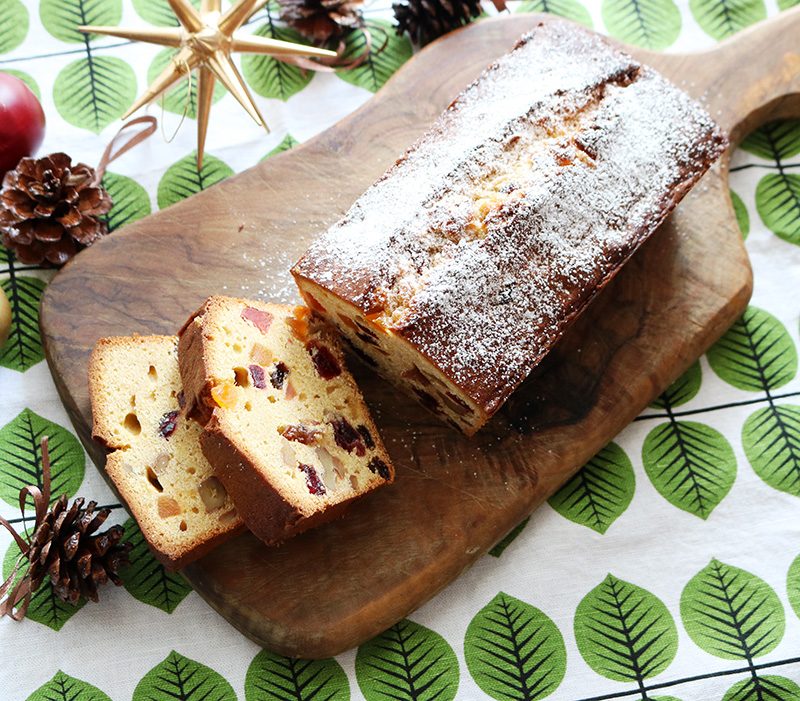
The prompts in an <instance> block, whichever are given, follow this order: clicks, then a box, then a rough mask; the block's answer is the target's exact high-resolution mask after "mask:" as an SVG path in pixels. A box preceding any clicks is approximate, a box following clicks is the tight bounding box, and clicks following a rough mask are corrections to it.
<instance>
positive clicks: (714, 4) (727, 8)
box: [689, 0, 767, 41]
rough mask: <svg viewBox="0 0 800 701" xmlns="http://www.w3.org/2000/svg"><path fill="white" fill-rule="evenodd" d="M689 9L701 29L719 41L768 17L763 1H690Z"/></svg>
mask: <svg viewBox="0 0 800 701" xmlns="http://www.w3.org/2000/svg"><path fill="white" fill-rule="evenodd" d="M689 9H691V11H692V16H693V17H694V18H695V20H696V21H697V24H699V25H700V28H701V29H702V30H703V31H704V32H705V33H706V34H708V35H709V36H711V37H712V38H713V39H716V40H717V41H722V40H723V39H726V38H727V37H729V36H731V35H732V34H735V33H736V32H738V31H740V30H742V29H744V28H745V27H749V26H750V25H751V24H755V23H756V22H760V21H761V20H762V19H764V18H765V17H766V16H767V8H766V7H765V5H764V2H763V0H689Z"/></svg>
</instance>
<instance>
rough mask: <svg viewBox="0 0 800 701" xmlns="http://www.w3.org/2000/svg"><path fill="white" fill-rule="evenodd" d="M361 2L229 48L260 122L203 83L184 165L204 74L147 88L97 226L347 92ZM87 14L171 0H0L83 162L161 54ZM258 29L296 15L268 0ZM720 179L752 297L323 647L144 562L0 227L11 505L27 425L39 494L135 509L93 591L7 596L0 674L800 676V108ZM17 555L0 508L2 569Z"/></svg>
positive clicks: (630, 692) (143, 17)
mask: <svg viewBox="0 0 800 701" xmlns="http://www.w3.org/2000/svg"><path fill="white" fill-rule="evenodd" d="M792 4H794V3H793V2H791V1H790V0H789V1H787V0H778V2H777V3H776V2H775V1H774V0H688V1H686V0H678V2H676V1H675V0H525V1H523V2H515V3H510V5H509V11H511V12H525V11H529V12H530V11H536V12H540V11H547V12H552V13H556V14H559V15H563V16H566V17H568V18H570V19H573V20H575V21H578V22H581V23H583V24H586V25H589V26H592V27H594V28H595V29H596V30H598V31H600V32H603V33H607V34H610V35H612V36H614V37H617V38H619V39H621V40H623V41H625V42H629V43H633V44H638V45H642V46H646V47H648V48H651V49H658V50H665V51H692V50H696V49H699V48H702V47H706V46H710V45H713V44H714V43H715V42H717V41H719V40H721V39H723V38H725V37H728V36H730V35H731V34H733V33H735V32H737V31H739V30H741V29H742V28H744V27H746V26H748V25H751V24H753V23H754V22H757V21H759V20H761V19H763V18H765V17H766V16H768V15H769V16H771V15H774V14H777V13H778V12H780V11H782V10H785V9H787V8H788V7H789V6H790V5H792ZM486 10H487V13H494V12H495V9H494V7H493V6H488V7H487V8H486ZM365 17H366V18H367V20H368V22H369V24H370V27H371V30H372V32H373V34H374V35H375V36H379V37H380V40H379V41H375V42H373V54H372V55H370V56H369V58H368V59H367V60H366V61H365V62H364V63H363V64H361V66H359V68H358V69H356V70H353V71H350V72H345V73H340V74H330V73H328V74H323V73H316V74H312V73H304V72H303V71H301V70H299V69H297V68H296V67H294V66H289V65H286V64H282V63H279V62H276V61H275V60H273V59H271V58H266V57H246V58H241V57H237V59H236V60H237V61H238V62H239V65H240V66H241V69H242V73H243V75H244V76H245V79H246V81H247V82H248V84H249V85H250V87H251V89H252V91H253V93H254V94H255V95H256V99H257V101H258V103H259V106H260V109H261V110H262V112H263V113H264V115H265V117H266V119H267V121H268V122H269V124H270V126H271V128H272V131H271V133H270V134H265V133H264V131H263V130H261V129H259V128H258V127H256V126H255V125H253V124H251V123H250V122H249V118H248V117H247V115H246V114H245V113H244V112H243V111H242V110H241V108H240V107H239V105H238V104H237V103H236V102H235V101H234V100H233V98H232V97H231V96H230V95H227V94H226V93H225V92H224V91H219V92H218V93H217V94H216V95H215V100H216V102H215V104H214V107H213V109H212V113H211V125H210V132H209V137H208V141H207V146H206V158H205V161H204V165H203V169H202V171H201V172H200V173H198V172H197V171H196V170H195V167H194V159H195V154H194V150H193V149H194V143H195V122H194V121H193V120H194V116H195V112H194V102H193V101H194V97H195V90H196V84H192V85H189V84H188V82H185V83H184V84H183V85H180V86H178V87H177V88H176V89H175V90H174V91H173V93H171V94H170V95H168V96H167V98H166V100H165V102H164V106H163V108H161V107H152V108H150V112H151V113H152V114H154V115H155V116H157V117H158V119H159V121H160V122H161V124H162V131H163V134H164V136H162V137H158V136H156V137H152V138H151V139H149V140H148V141H146V142H145V143H144V144H142V145H140V146H139V147H137V148H136V149H134V150H132V151H130V152H129V153H127V154H125V155H124V156H123V157H121V158H120V159H118V160H117V161H115V162H114V163H112V165H111V167H110V169H109V172H107V173H106V175H105V178H104V183H105V186H106V187H107V188H108V190H109V191H110V192H111V194H112V195H113V197H114V201H115V206H114V208H113V209H112V210H111V212H109V214H108V215H107V217H108V223H109V227H110V229H112V230H114V229H117V228H119V227H121V226H123V225H125V224H126V223H129V222H131V221H134V220H135V219H137V218H139V217H142V216H144V215H146V214H148V213H150V212H152V211H155V210H156V209H158V208H163V207H168V206H169V205H171V204H173V203H175V202H177V201H179V200H181V199H183V198H185V197H187V196H189V195H191V194H193V193H195V192H198V191H199V190H202V189H204V188H207V187H210V186H211V185H213V184H214V183H216V182H218V181H220V180H222V179H224V178H227V177H229V176H230V175H232V174H234V173H237V172H240V171H242V170H244V169H246V168H249V167H250V166H252V165H254V164H255V163H257V162H258V161H259V160H260V159H262V158H266V157H269V156H270V155H272V154H275V153H277V152H280V151H283V150H285V149H288V148H291V147H292V146H293V145H295V144H297V143H299V142H302V141H305V140H307V139H308V138H310V137H312V136H314V135H315V134H317V133H319V132H320V131H322V130H323V129H325V128H326V127H328V126H330V125H331V124H333V123H335V122H336V121H338V120H339V119H340V118H342V117H344V116H345V115H347V114H349V113H350V112H352V111H353V110H354V109H355V108H356V107H358V106H359V105H360V104H362V103H363V102H364V101H365V100H366V99H368V98H369V97H370V95H371V94H372V93H373V92H374V91H375V90H377V89H378V88H380V86H381V85H382V84H383V83H384V82H385V81H386V79H387V78H388V77H389V76H390V75H391V74H392V73H393V72H394V71H395V70H397V68H398V67H399V66H400V65H402V63H403V62H404V61H406V60H407V59H408V58H409V57H410V56H411V55H412V53H413V50H414V49H413V47H412V45H411V43H410V42H409V41H408V40H407V39H405V38H400V37H397V36H396V35H395V33H394V30H393V26H392V24H393V16H392V12H391V9H390V7H389V3H388V2H383V3H378V4H373V5H369V6H367V7H366V8H365ZM84 23H86V24H90V23H93V24H100V25H121V26H127V27H152V26H166V25H170V24H174V20H173V18H172V15H171V13H170V12H169V10H168V6H167V4H166V2H165V1H164V0H41V2H38V3H37V2H36V0H24V1H22V0H0V70H4V71H8V72H11V73H14V74H15V75H17V76H19V77H21V78H22V79H23V80H25V81H26V82H27V83H28V84H29V85H30V86H31V87H32V88H33V89H34V91H35V92H36V93H37V94H38V95H39V96H40V98H41V100H42V103H43V106H44V109H45V113H46V115H47V120H48V128H47V136H46V140H45V143H44V145H43V147H42V149H41V150H40V154H45V153H50V152H53V151H65V152H67V153H69V154H70V155H71V156H72V157H73V159H75V160H80V161H84V162H86V163H88V164H90V165H96V164H97V163H98V161H99V160H100V156H101V154H102V152H103V149H104V148H105V146H106V144H107V143H108V142H109V141H110V139H111V138H112V137H113V135H114V134H115V133H116V131H117V129H118V127H119V117H120V115H121V114H122V113H123V112H124V111H125V109H126V108H127V107H128V106H129V105H130V104H131V103H132V101H133V100H134V99H135V97H136V96H137V95H138V94H140V93H141V92H142V90H143V89H144V88H145V86H146V84H147V83H148V81H149V80H150V79H151V78H152V77H153V75H155V74H156V73H157V72H158V71H159V70H160V69H161V67H162V66H163V65H164V64H165V62H166V61H167V60H168V58H169V54H168V52H165V51H164V50H163V49H160V48H158V47H155V46H148V45H141V44H131V43H129V42H126V41H120V40H115V39H109V38H100V37H90V38H87V37H85V36H84V35H82V34H80V33H78V32H77V31H76V26H77V25H78V24H84ZM248 29H249V30H252V32H253V33H256V34H259V35H262V36H275V37H279V38H281V39H289V40H298V39H299V35H297V34H296V33H295V32H294V31H292V30H291V29H289V28H287V27H286V26H285V25H283V24H282V23H281V22H280V21H279V20H278V13H277V10H276V8H275V7H274V6H273V5H268V6H267V7H265V8H263V9H261V10H259V11H258V13H257V14H256V15H255V16H254V18H253V19H252V21H251V22H250V23H249V25H248ZM384 37H385V39H386V46H385V48H384V51H383V52H381V53H380V54H376V53H374V48H375V47H376V46H378V45H381V44H383V43H384ZM364 49H365V44H364V43H363V37H362V36H361V35H353V36H352V37H349V38H348V42H347V47H346V52H347V54H348V55H352V56H355V55H359V54H360V52H362V51H363V50H364ZM764 50H765V51H769V46H765V47H764ZM798 50H799V51H800V39H799V40H798ZM184 111H186V116H185V119H184V117H183V113H184ZM182 120H183V124H181V122H182ZM170 139H171V140H170ZM167 140H169V142H167ZM731 188H732V197H733V202H734V206H735V210H736V214H737V217H738V219H739V223H740V225H741V229H742V232H743V235H744V236H745V237H746V246H747V249H748V252H749V254H750V256H751V259H752V262H753V267H754V271H755V292H754V295H753V298H752V301H751V303H750V306H749V307H748V309H747V311H746V312H745V314H744V315H743V316H742V318H741V319H740V320H739V321H738V322H737V323H736V324H735V325H734V327H733V328H732V329H731V330H730V331H729V332H728V333H727V334H726V335H725V336H724V337H723V338H722V339H721V340H720V341H719V342H718V343H717V344H716V345H715V346H714V347H713V348H712V349H711V350H710V351H709V352H708V353H707V354H706V355H705V356H704V357H702V358H700V359H699V360H698V362H696V363H695V364H694V365H693V366H692V367H691V368H690V369H689V370H688V371H687V372H686V373H685V375H684V376H683V377H681V378H680V379H679V380H678V381H677V382H676V383H675V384H674V385H673V386H672V387H671V388H670V389H669V390H668V391H666V392H665V393H664V394H663V395H662V396H661V397H660V398H659V399H658V401H656V402H655V403H654V404H653V405H652V406H651V407H650V408H649V409H648V410H646V411H645V412H644V413H643V414H642V415H641V416H640V417H639V418H638V420H636V421H635V422H634V423H633V424H632V425H631V426H629V427H628V428H627V429H626V430H625V431H623V432H622V433H621V434H620V435H619V436H617V437H616V438H615V439H614V441H613V442H612V443H610V444H609V445H608V446H606V447H605V448H604V449H603V450H601V451H600V452H599V453H598V454H597V455H596V456H595V457H594V458H593V459H592V460H591V461H590V462H589V463H588V464H587V465H586V466H585V468H584V469H583V470H582V471H581V472H580V473H579V474H578V475H576V476H575V477H574V478H573V479H572V480H571V481H570V482H569V483H568V484H567V485H565V486H564V487H563V488H562V489H561V491H559V492H558V493H557V494H556V495H554V496H553V497H552V498H551V499H550V501H549V503H548V504H546V505H543V506H542V507H541V508H540V509H538V510H537V511H536V512H535V513H534V514H533V516H531V518H530V519H529V520H528V521H527V522H526V523H525V524H523V525H522V526H521V527H520V528H518V529H517V530H516V531H515V532H514V533H511V534H509V536H508V537H507V538H506V539H505V540H504V541H502V542H501V543H499V544H498V545H497V547H495V548H494V550H493V551H492V553H491V554H490V555H487V556H486V557H485V558H483V559H482V560H481V561H479V562H478V563H477V564H476V565H475V566H474V567H473V568H472V569H471V570H470V571H469V572H467V573H466V574H464V575H463V576H462V577H461V578H460V579H459V580H458V581H457V582H455V583H454V584H453V585H452V586H451V587H450V588H448V589H447V590H446V591H444V592H443V593H442V594H440V595H439V596H437V597H436V598H435V599H433V600H432V601H431V602H430V603H428V604H427V605H426V606H424V607H423V608H422V609H420V610H419V611H416V612H415V613H413V614H412V615H410V616H409V618H408V619H406V620H403V621H400V622H399V623H398V624H397V625H395V626H393V627H392V628H390V629H389V630H387V631H386V632H385V633H383V634H382V635H380V636H378V637H377V638H375V639H373V640H371V641H369V642H367V643H365V644H363V645H362V646H361V647H359V648H358V649H357V650H352V651H350V652H347V653H345V654H342V655H340V656H338V657H337V658H335V659H329V660H319V661H306V660H293V659H288V658H284V657H281V656H278V655H274V654H272V653H270V652H267V651H264V650H261V649H259V648H258V647H257V646H255V645H254V644H253V643H251V642H249V641H248V640H246V639H245V638H244V637H243V636H242V635H240V634H239V633H238V632H237V631H236V630H235V629H233V628H232V627H231V626H230V625H229V624H228V623H226V622H225V621H224V620H223V619H222V618H220V617H219V616H218V615H217V614H216V613H215V612H214V611H212V610H211V609H210V608H209V607H208V606H207V605H206V604H205V603H204V602H203V601H202V600H201V599H200V597H199V596H198V595H197V594H195V593H194V592H192V591H191V590H190V589H189V588H188V587H187V585H186V584H185V583H184V581H183V580H182V579H181V578H180V577H179V576H176V575H170V574H166V573H165V572H164V570H163V569H161V568H160V567H159V566H157V565H156V563H155V561H154V560H153V558H152V557H151V556H150V555H149V552H148V550H147V547H146V545H145V544H144V542H143V540H142V537H141V534H140V533H139V532H138V530H137V528H136V527H135V525H134V524H133V522H132V521H131V520H130V519H129V518H128V517H127V516H126V514H125V512H124V511H123V510H122V509H121V508H118V506H117V505H116V504H115V500H114V497H113V495H112V494H111V492H110V491H109V490H108V488H107V487H106V485H105V483H104V482H103V480H102V478H101V477H100V475H99V474H98V473H97V471H96V470H95V469H94V467H93V466H91V465H90V464H87V459H86V456H85V453H84V451H83V448H82V447H81V445H80V444H79V442H78V441H77V439H76V438H75V436H74V434H73V430H72V427H71V425H70V423H69V421H68V419H67V416H66V413H65V411H64V409H63V408H62V406H61V404H60V402H59V400H58V397H57V394H56V390H55V388H54V385H53V382H52V380H51V378H50V375H49V372H48V369H47V367H46V364H45V363H44V362H43V354H42V348H41V344H40V341H39V337H38V327H37V305H38V301H39V298H40V296H41V293H42V290H43V289H44V287H45V286H46V284H47V282H48V281H49V280H50V279H51V277H52V272H50V271H46V270H43V269H39V268H36V267H29V266H22V265H20V264H19V263H17V262H15V261H13V260H12V259H10V258H9V257H8V256H7V255H6V254H5V253H4V252H3V253H2V254H0V267H1V268H2V271H1V274H0V279H1V280H2V285H3V288H4V290H5V291H6V293H7V294H8V296H9V299H10V300H11V303H12V308H13V313H14V324H13V327H12V332H11V337H10V339H9V341H8V343H7V345H6V346H5V347H4V348H3V349H2V352H1V353H0V514H2V515H3V516H4V517H6V518H8V519H10V520H12V521H15V523H16V525H17V527H18V528H19V529H22V527H23V526H22V524H21V523H20V522H19V512H18V504H17V494H18V491H19V488H20V487H21V486H23V485H26V484H30V483H33V482H35V481H36V480H37V479H38V478H39V477H40V474H41V455H40V449H39V439H40V437H41V436H43V435H48V436H50V447H51V451H52V455H53V459H54V460H53V464H54V475H53V481H54V487H53V491H54V493H55V494H59V493H61V492H66V493H67V494H68V495H69V496H70V497H74V496H78V495H80V496H84V497H86V498H87V499H94V500H96V501H98V502H99V503H100V504H103V505H104V504H109V505H112V506H114V507H115V508H114V510H113V512H112V517H111V519H110V521H109V522H110V523H113V522H119V523H124V524H125V527H126V530H127V532H128V534H129V538H130V540H131V542H132V543H133V545H134V550H133V552H132V560H133V565H132V566H131V567H130V568H128V569H126V570H125V571H124V586H123V587H119V588H115V587H106V588H105V589H104V590H103V591H102V592H101V601H100V603H99V604H93V603H89V604H85V605H81V606H79V607H71V606H68V605H65V604H62V603H60V602H59V601H58V600H57V599H55V598H54V596H53V593H52V590H51V589H50V587H49V585H45V586H43V587H42V588H41V589H40V590H39V591H38V592H37V593H36V594H35V596H34V597H33V600H32V602H31V606H30V610H29V613H28V616H27V618H26V620H24V621H23V622H21V623H17V622H14V621H11V620H10V619H4V620H2V621H0V699H2V700H3V701H5V700H10V701H17V700H20V701H21V700H24V699H37V700H44V699H48V700H50V699H53V700H59V701H67V700H68V699H69V700H71V701H90V700H91V701H94V700H106V699H112V700H113V701H129V700H131V699H133V700H135V701H144V700H145V699H152V700H154V701H162V700H167V699H183V700H186V701H189V700H191V701H194V700H196V699H197V700H199V699H214V700H220V701H221V700H224V701H228V700H231V701H232V700H234V699H238V700H239V701H258V700H262V699H264V700H266V699H281V700H284V699H285V700H289V699H291V700H292V701H311V700H320V701H321V700H328V699H337V700H338V699H342V700H347V699H354V700H358V699H366V701H391V700H396V701H405V700H406V699H408V700H411V699H414V700H417V701H434V700H436V701H451V700H453V699H459V700H469V699H498V700H501V699H502V700H509V701H512V700H517V699H519V700H523V699H527V700H531V701H532V700H535V699H544V698H548V699H553V700H554V701H557V700H560V701H578V700H588V699H598V700H599V699H651V701H656V700H658V701H675V700H680V701H704V700H714V701H750V700H753V701H755V700H766V699H776V700H778V701H790V700H797V699H800V379H799V378H798V367H797V365H798V363H797V349H798V346H800V294H799V293H798V289H800V120H792V121H786V122H781V123H773V124H769V125H766V126H764V127H762V128H761V129H759V130H758V131H757V132H755V133H753V134H751V135H750V136H749V137H748V138H747V139H746V140H745V142H744V143H743V144H742V146H741V148H740V149H739V151H738V152H737V154H736V156H735V157H734V161H733V165H732V173H731ZM16 554H17V549H16V545H15V544H14V542H13V540H12V539H11V537H10V536H9V535H8V534H7V533H5V531H3V532H2V533H0V558H1V559H2V563H3V571H4V575H5V574H6V573H7V572H8V571H10V568H11V567H12V565H13V562H14V560H15V557H16ZM332 595H335V592H332Z"/></svg>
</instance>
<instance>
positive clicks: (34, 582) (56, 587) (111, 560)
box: [28, 494, 133, 605]
mask: <svg viewBox="0 0 800 701" xmlns="http://www.w3.org/2000/svg"><path fill="white" fill-rule="evenodd" d="M96 506H97V502H94V501H90V502H89V504H88V505H87V506H86V508H85V509H82V507H83V499H82V498H78V499H76V500H75V501H74V502H72V506H71V507H70V508H69V509H67V495H66V494H62V495H61V497H59V499H58V500H57V501H56V502H55V503H54V504H53V506H52V508H51V509H50V511H49V512H48V513H47V514H46V515H45V517H44V519H43V520H42V522H41V523H40V524H39V526H38V527H37V529H36V531H35V532H34V534H33V537H32V538H31V549H30V551H29V553H28V559H29V560H30V563H31V564H30V569H29V570H28V575H29V576H30V578H31V591H35V590H36V589H38V588H39V586H40V585H41V583H42V581H44V578H45V577H47V576H49V577H50V582H51V583H52V585H53V591H54V592H55V594H56V596H58V597H59V598H60V599H63V600H64V601H66V602H67V603H69V604H72V605H75V604H77V603H78V600H79V599H80V597H81V596H84V597H85V598H87V599H91V600H92V601H95V602H96V601H97V599H98V597H97V588H98V587H100V586H102V585H103V584H105V583H106V582H108V580H109V579H110V580H111V581H112V582H113V583H114V584H116V585H117V586H119V585H120V584H122V580H121V579H120V578H119V575H118V574H117V573H118V571H119V569H120V568H121V567H125V566H127V565H129V564H130V558H129V555H128V553H129V552H130V550H131V548H132V547H133V546H132V545H131V544H130V543H122V544H121V545H120V544H119V543H120V540H122V537H123V535H124V534H125V529H124V528H123V527H122V526H119V525H116V526H112V527H111V528H109V529H108V530H107V531H103V532H102V533H96V531H97V529H98V528H100V526H102V525H103V523H104V522H105V520H106V519H107V518H108V515H109V514H110V513H111V509H108V508H105V509H101V510H100V511H98V512H97V513H95V512H94V509H95V507H96Z"/></svg>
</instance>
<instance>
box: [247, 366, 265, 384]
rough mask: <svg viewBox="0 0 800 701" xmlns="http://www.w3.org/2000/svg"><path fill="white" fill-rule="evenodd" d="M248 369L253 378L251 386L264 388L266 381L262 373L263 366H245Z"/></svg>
mask: <svg viewBox="0 0 800 701" xmlns="http://www.w3.org/2000/svg"><path fill="white" fill-rule="evenodd" d="M247 369H248V370H249V371H250V377H251V378H253V387H255V388H256V389H266V388H267V382H266V378H265V374H264V368H262V367H261V366H260V365H250V366H248V368H247Z"/></svg>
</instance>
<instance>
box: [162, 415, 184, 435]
mask: <svg viewBox="0 0 800 701" xmlns="http://www.w3.org/2000/svg"><path fill="white" fill-rule="evenodd" d="M180 414H181V412H179V411H178V410H177V409H175V410H174V411H168V412H167V413H166V414H164V416H162V417H161V421H160V422H159V424H158V435H159V436H161V437H162V438H169V437H170V436H171V435H172V434H173V433H175V429H176V428H178V417H179V416H180Z"/></svg>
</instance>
